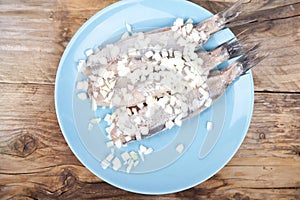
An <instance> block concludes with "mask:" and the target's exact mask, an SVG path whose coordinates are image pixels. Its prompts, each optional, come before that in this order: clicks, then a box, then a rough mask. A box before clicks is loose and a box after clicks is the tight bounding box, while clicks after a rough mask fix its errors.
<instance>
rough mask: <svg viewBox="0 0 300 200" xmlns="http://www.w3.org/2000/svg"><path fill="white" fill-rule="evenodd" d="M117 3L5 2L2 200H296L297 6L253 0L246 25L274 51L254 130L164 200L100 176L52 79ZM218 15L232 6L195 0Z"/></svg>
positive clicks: (299, 133)
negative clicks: (71, 136)
mask: <svg viewBox="0 0 300 200" xmlns="http://www.w3.org/2000/svg"><path fill="white" fill-rule="evenodd" d="M114 2H116V0H104V1H98V0H91V1H88V0H84V1H79V0H78V1H77V0H76V1H71V0H57V1H46V0H33V1H22V0H15V1H10V0H1V1H0V61H1V62H0V63H1V66H0V93H1V94H2V95H1V96H0V113H1V115H0V199H176V200H177V199H243V200H246V199H299V197H300V181H299V180H300V123H299V122H300V70H299V69H300V56H299V54H300V29H299V27H300V2H299V0H289V1H281V0H273V1H271V0H269V1H260V0H249V1H247V3H246V5H247V9H246V14H245V16H243V17H242V18H241V19H252V18H253V17H255V18H257V19H258V21H259V22H256V23H251V24H250V25H247V26H239V27H234V28H232V30H233V32H234V33H238V32H241V31H242V30H244V29H245V28H248V29H249V30H250V33H251V34H250V35H249V40H250V42H251V43H253V44H254V43H258V42H262V49H263V51H265V52H269V53H270V55H269V56H268V58H267V59H265V60H264V61H263V62H262V63H260V64H259V66H257V67H256V68H255V69H254V70H253V75H254V84H255V102H254V103H255V105H254V113H253V118H252V122H251V125H250V129H249V131H248V133H247V136H246V139H245V140H244V142H243V144H242V146H241V147H240V149H239V151H238V152H237V153H236V155H235V156H234V158H233V159H232V160H231V161H230V162H229V163H228V164H227V165H226V166H225V167H224V168H223V169H222V170H221V171H220V172H219V173H217V174H216V175H215V176H214V177H212V178H211V179H209V180H207V181H206V182H204V183H202V184H200V185H198V186H196V187H194V188H191V189H189V190H186V191H183V192H178V193H175V194H169V195H161V196H145V195H139V194H133V193H130V192H126V191H123V190H120V189H118V188H115V187H113V186H111V185H109V184H107V183H105V182H103V181H101V180H100V179H99V178H97V177H96V176H94V175H93V174H92V173H90V172H89V171H88V170H87V169H86V168H85V167H84V166H82V164H81V163H80V162H79V161H78V160H77V159H76V157H75V156H74V155H73V153H72V152H71V150H70V149H69V147H68V146H67V144H66V142H65V140H64V138H63V136H62V134H61V131H60V128H59V125H58V123H57V119H56V114H55V107H54V97H53V94H54V82H55V74H56V70H57V66H58V63H59V60H60V57H61V55H62V53H63V51H64V49H65V47H66V45H67V44H68V42H69V41H70V39H71V38H72V36H73V35H74V34H75V32H76V31H77V30H78V28H79V27H80V26H81V25H82V24H83V23H84V22H85V21H86V20H87V19H88V18H90V17H91V16H92V15H93V14H95V13H96V12H97V11H99V10H101V9H103V8H104V7H106V6H108V5H110V4H112V3H114ZM193 2H194V3H197V4H199V5H201V6H203V7H205V8H207V9H209V10H211V11H212V12H214V13H216V12H218V11H221V10H222V9H224V8H226V7H228V6H229V5H231V4H232V3H233V2H235V0H210V1H203V0H193Z"/></svg>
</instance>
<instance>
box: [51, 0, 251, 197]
mask: <svg viewBox="0 0 300 200" xmlns="http://www.w3.org/2000/svg"><path fill="white" fill-rule="evenodd" d="M140 1H143V0H123V1H119V2H116V3H113V4H111V5H110V6H108V7H106V8H104V9H102V10H101V11H98V12H97V13H96V14H94V15H93V16H92V17H91V18H90V19H89V20H88V21H86V22H85V23H84V24H83V25H82V26H81V27H80V28H79V29H78V30H77V32H76V33H75V34H74V35H73V37H72V39H71V40H70V42H69V44H68V45H67V47H66V48H65V50H64V53H63V55H62V57H61V59H60V62H59V66H58V69H57V73H56V80H55V90H54V99H55V110H56V116H57V119H58V123H59V126H60V129H61V132H62V135H63V137H64V139H65V141H66V142H67V144H68V146H69V148H70V149H71V150H72V152H73V154H74V155H75V157H76V158H77V159H78V160H79V161H80V162H81V164H83V165H84V166H85V167H86V168H87V169H88V170H89V171H91V172H92V173H93V174H94V175H96V176H97V177H98V178H100V179H102V180H104V181H105V182H107V183H109V184H111V185H114V186H116V187H118V188H121V189H123V190H126V191H130V192H134V193H140V194H169V193H174V192H179V191H182V190H186V189H189V188H191V187H194V186H196V185H198V184H200V183H202V182H204V181H206V180H207V179H209V178H211V177H212V176H213V175H215V174H217V173H218V172H219V171H220V170H221V169H223V168H224V166H225V165H226V164H227V163H228V162H229V161H230V160H231V159H232V157H233V156H234V155H235V154H236V152H237V151H238V150H239V148H240V146H241V144H242V143H243V141H244V138H245V136H246V134H247V131H248V129H249V127H250V124H251V118H252V115H253V108H254V83H253V76H252V72H251V71H249V72H248V75H246V76H248V77H249V81H250V86H251V88H250V92H251V94H250V95H251V96H252V100H251V101H250V106H251V108H250V113H249V117H248V118H247V119H248V120H247V121H246V122H245V126H244V130H243V139H242V140H240V142H239V145H237V147H236V149H235V151H234V152H232V155H231V156H230V158H228V159H227V160H226V162H224V163H223V165H222V167H220V168H219V169H218V170H217V171H215V172H214V173H213V174H211V175H209V176H208V177H207V178H206V179H204V180H203V179H202V180H200V181H199V182H198V183H195V184H190V185H187V186H186V187H180V188H181V189H180V190H176V189H174V190H168V192H163V191H161V192H147V191H141V190H139V191H137V190H134V189H129V188H126V187H123V186H121V185H119V184H116V183H112V182H111V181H109V180H107V179H105V178H103V177H99V175H98V173H97V172H96V171H94V170H93V169H91V168H90V167H89V166H88V164H87V163H85V161H83V160H82V159H81V158H80V157H79V156H78V155H77V154H78V152H77V150H76V149H75V148H74V147H73V145H72V144H71V141H70V140H69V138H68V136H67V134H66V133H65V130H64V128H63V119H62V118H61V113H60V110H59V105H58V104H59V103H58V99H57V97H58V90H59V78H58V77H59V76H60V74H61V70H62V67H63V63H64V61H65V59H66V57H67V55H68V53H69V52H70V49H71V47H72V46H73V44H74V43H75V41H76V38H78V36H79V35H80V34H81V33H82V32H83V31H84V30H85V28H86V27H88V26H89V25H90V24H91V23H92V22H93V21H94V20H95V19H97V18H98V16H101V15H103V14H105V13H107V12H109V11H110V10H113V9H115V8H118V7H119V6H122V5H128V4H132V3H136V2H140ZM172 1H178V2H183V3H188V4H193V6H198V7H201V6H200V5H197V4H194V3H192V2H189V1H184V0H172ZM201 8H202V9H204V10H206V9H205V8H203V7H201ZM206 11H207V12H209V13H210V14H211V12H210V11H208V10H206ZM99 167H101V166H100V165H99Z"/></svg>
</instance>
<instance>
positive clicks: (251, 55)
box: [236, 44, 268, 75]
mask: <svg viewBox="0 0 300 200" xmlns="http://www.w3.org/2000/svg"><path fill="white" fill-rule="evenodd" d="M259 47H260V44H257V45H255V46H254V47H252V48H251V49H250V50H248V51H247V52H246V53H245V54H244V55H243V56H242V57H240V58H239V59H237V61H236V62H238V63H239V64H240V66H241V67H242V70H243V72H242V74H241V75H245V74H246V73H247V71H248V70H249V69H251V68H252V67H254V66H255V65H257V64H258V63H260V62H261V61H262V60H263V59H265V58H266V57H267V56H268V54H267V53H261V52H260V50H259Z"/></svg>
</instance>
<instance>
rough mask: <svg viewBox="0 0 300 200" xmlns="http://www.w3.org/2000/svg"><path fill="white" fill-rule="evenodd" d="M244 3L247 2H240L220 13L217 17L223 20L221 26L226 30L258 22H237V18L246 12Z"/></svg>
mask: <svg viewBox="0 0 300 200" xmlns="http://www.w3.org/2000/svg"><path fill="white" fill-rule="evenodd" d="M244 2H245V0H239V1H237V2H236V3H235V4H233V5H232V6H231V7H229V8H227V9H225V10H224V11H221V12H220V13H218V14H217V15H218V16H219V18H220V19H221V20H220V22H219V23H220V24H219V26H221V27H224V28H225V27H233V26H239V25H243V24H248V23H251V22H254V21H256V19H250V20H236V18H237V17H238V16H239V15H240V14H242V13H243V12H244V5H243V3H244Z"/></svg>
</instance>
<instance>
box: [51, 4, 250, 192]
mask: <svg viewBox="0 0 300 200" xmlns="http://www.w3.org/2000/svg"><path fill="white" fill-rule="evenodd" d="M178 8H180V9H178ZM210 16H212V14H211V13H210V12H208V11H207V10H205V9H203V8H202V7H200V6H198V5H196V4H193V3H191V2H188V1H184V0H165V1H160V0H126V1H120V2H117V3H115V4H113V5H111V6H109V7H107V8H105V9H103V10H102V11H100V12H98V13H97V14H96V15H94V16H93V17H92V18H91V19H89V20H88V21H87V22H86V23H85V24H84V25H83V26H82V27H81V28H80V29H79V30H78V32H77V33H76V34H75V35H74V37H73V38H72V40H71V41H70V43H69V44H68V46H67V48H66V50H65V52H64V54H63V56H62V58H61V61H60V64H59V67H58V71H57V76H56V83H55V106H56V113H57V117H58V121H59V124H60V127H61V130H62V133H63V135H64V137H65V139H66V141H67V143H68V145H69V146H70V148H71V150H72V151H73V153H74V154H75V155H76V157H77V158H78V159H79V160H80V161H81V163H82V164H83V165H85V167H86V168H88V169H89V170H90V171H91V172H93V173H94V174H95V175H96V176H98V177H99V178H101V179H102V180H104V181H106V182H108V183H110V184H112V185H114V186H116V187H119V188H122V189H124V190H127V191H132V192H136V193H142V194H166V193H173V192H178V191H182V190H185V189H188V188H191V187H193V186H196V185H198V184H200V183H201V182H203V181H205V180H207V179H208V178H210V177H212V176H213V175H214V174H216V173H217V172H218V171H219V170H220V169H222V168H223V167H224V166H225V165H226V163H227V162H228V161H229V160H230V159H231V158H232V157H233V155H234V154H235V153H236V151H237V150H238V148H239V147H240V145H241V143H242V141H243V139H244V137H245V135H246V133H247V130H248V127H249V124H250V120H251V116H252V110H253V99H254V92H253V91H254V90H253V79H252V74H251V72H249V73H248V74H247V75H244V76H242V77H240V78H239V79H238V80H237V81H235V82H234V83H233V84H232V85H230V86H229V88H228V89H227V90H226V92H225V94H224V95H223V96H222V97H221V98H220V99H218V101H217V102H215V103H214V104H213V106H211V108H209V109H207V110H206V111H205V112H203V113H201V115H198V116H196V117H194V118H192V119H190V120H187V121H185V122H184V123H183V125H182V126H181V127H180V128H179V127H174V128H172V129H171V130H168V131H165V132H162V133H159V134H157V135H155V136H153V137H150V138H148V139H145V140H142V141H139V142H135V143H131V144H129V145H128V146H127V147H124V148H121V149H116V148H115V154H116V155H117V156H119V155H120V154H121V153H122V152H124V151H130V150H135V151H136V150H137V148H138V146H139V145H140V144H143V145H144V146H148V147H150V146H151V147H153V149H154V152H153V153H152V154H150V155H149V156H147V157H146V158H145V161H144V162H142V161H141V162H140V164H139V165H138V166H137V167H136V168H134V169H133V170H132V171H131V173H126V172H125V169H124V168H121V169H120V170H118V171H115V170H113V169H112V168H107V169H106V170H104V169H102V167H101V164H100V163H101V160H103V159H104V158H105V156H106V155H107V154H108V153H109V152H110V151H111V148H107V147H106V145H105V143H106V142H107V138H106V137H105V134H104V131H103V129H104V128H105V126H106V124H105V123H100V125H99V126H97V127H94V128H93V129H92V130H91V131H88V130H87V126H88V123H89V120H90V118H92V117H95V116H97V117H99V116H100V117H103V116H104V115H105V114H106V113H108V112H111V110H110V109H102V108H98V110H97V112H92V111H91V103H90V102H89V101H80V100H79V99H78V98H77V93H78V92H80V91H78V90H77V89H76V82H77V81H78V80H82V79H85V77H84V76H83V75H81V74H79V73H78V72H77V64H78V61H79V60H81V59H86V56H85V54H84V52H85V51H86V50H87V49H91V48H95V47H98V46H101V45H104V44H107V43H111V42H115V41H117V40H118V39H119V38H120V36H121V35H122V33H124V32H125V31H126V28H125V24H126V23H128V24H130V25H131V26H132V28H133V31H134V32H138V31H150V30H153V29H156V28H160V27H165V26H170V25H172V23H173V21H174V20H175V19H176V18H178V17H180V18H184V19H188V18H191V19H193V21H194V22H200V21H202V20H204V19H206V18H208V17H210ZM233 37H234V35H233V34H232V32H231V31H230V30H223V31H220V32H218V33H216V34H215V35H214V36H213V37H212V38H211V39H210V41H209V42H208V43H207V44H206V48H214V47H216V46H217V45H219V44H221V43H223V42H224V41H227V40H229V39H231V38H233ZM208 121H211V122H212V123H213V124H214V127H215V132H216V131H217V133H213V134H217V137H216V138H215V140H216V142H215V144H204V141H205V140H206V138H208V134H209V133H207V130H206V123H207V122H208ZM179 144H183V145H184V147H185V148H184V151H183V152H182V153H178V152H177V151H176V150H175V149H176V146H177V145H179ZM206 146H210V147H213V148H212V149H211V150H210V149H209V148H210V147H206ZM113 148H114V147H113ZM202 148H208V150H207V152H206V154H205V155H202V156H201V155H200V152H201V151H203V149H202Z"/></svg>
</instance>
